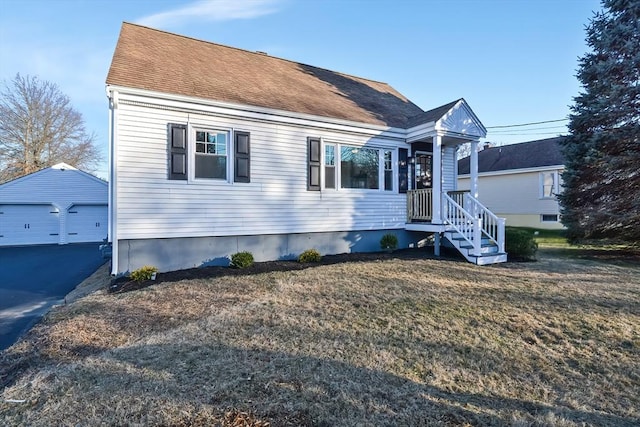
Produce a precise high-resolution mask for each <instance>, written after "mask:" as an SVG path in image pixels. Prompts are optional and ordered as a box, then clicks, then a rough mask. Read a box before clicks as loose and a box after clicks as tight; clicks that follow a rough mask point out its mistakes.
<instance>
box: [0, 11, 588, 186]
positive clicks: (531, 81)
mask: <svg viewBox="0 0 640 427" xmlns="http://www.w3.org/2000/svg"><path fill="white" fill-rule="evenodd" d="M2 3H3V4H2V8H1V10H0V81H6V82H8V81H10V80H11V79H12V78H13V77H14V76H15V75H16V73H20V74H22V75H23V76H24V75H31V76H38V77H39V78H40V79H42V80H48V81H51V82H54V83H56V84H57V85H58V86H59V87H60V89H61V90H62V92H64V93H65V94H67V95H68V96H69V97H70V98H71V102H72V104H73V106H74V108H75V109H76V110H78V111H79V112H81V113H82V114H83V117H84V119H85V124H86V127H87V130H88V131H90V132H95V134H96V136H97V139H96V142H97V144H98V145H99V146H100V148H101V149H102V152H103V153H104V157H105V160H104V162H103V165H102V166H101V167H100V168H99V169H100V170H98V171H96V173H97V175H98V176H101V177H106V173H107V163H106V157H107V156H106V153H107V136H108V133H107V117H108V116H107V113H108V104H107V98H106V95H105V79H106V75H107V72H108V69H109V64H110V61H111V56H112V54H113V50H114V48H115V44H116V41H117V38H118V33H119V31H120V26H121V24H122V22H123V21H127V22H133V23H139V24H143V25H147V26H150V27H153V28H159V29H162V30H166V31H170V32H174V33H178V34H183V35H186V36H190V37H195V38H198V39H202V40H207V41H212V42H216V43H221V44H225V45H229V46H234V47H238V48H242V49H247V50H251V51H263V52H267V53H269V54H270V55H272V56H278V57H282V58H286V59H290V60H293V61H297V62H302V63H305V64H310V65H315V66H319V67H323V68H328V69H331V70H334V71H340V72H344V73H348V74H353V75H357V76H361V77H366V78H370V79H373V80H378V81H383V82H386V83H389V84H391V85H392V86H393V87H395V88H396V89H397V90H399V91H400V92H401V93H403V94H404V95H405V96H407V97H408V98H409V99H411V100H412V101H413V102H414V103H416V104H417V105H419V106H420V107H421V108H423V109H425V110H428V109H431V108H434V107H437V106H439V105H442V104H445V103H447V102H450V101H452V100H455V99H457V98H460V97H464V98H465V99H466V100H467V102H468V103H469V104H470V105H471V107H472V108H473V110H474V111H475V113H476V114H477V115H478V117H479V118H480V120H481V121H482V122H483V123H484V125H485V126H487V127H492V126H502V125H511V124H520V123H530V122H541V121H548V120H557V119H564V118H566V117H567V114H568V113H569V105H570V104H571V103H572V97H573V96H575V95H577V94H578V91H579V90H580V86H579V83H578V81H577V80H576V78H575V73H576V69H577V61H578V57H579V56H581V55H583V54H584V53H585V52H586V50H587V47H586V44H585V42H584V38H585V32H584V28H585V25H586V24H587V23H588V20H589V18H591V17H592V16H593V11H597V10H599V9H600V3H599V1H598V0H512V1H507V0H450V1H446V0H422V1H420V0H210V1H204V0H202V1H188V0H187V1H176V0H109V1H107V0H93V1H89V0H86V1H83V0H44V1H40V0H3V2H2ZM565 123H566V122H555V123H547V124H541V125H537V126H531V127H519V128H513V129H491V128H490V129H489V135H488V137H487V140H489V141H493V142H498V143H515V142H522V141H529V140H534V139H540V138H546V137H552V136H555V135H557V134H560V133H563V132H565V131H566V128H565V127H564V124H565Z"/></svg>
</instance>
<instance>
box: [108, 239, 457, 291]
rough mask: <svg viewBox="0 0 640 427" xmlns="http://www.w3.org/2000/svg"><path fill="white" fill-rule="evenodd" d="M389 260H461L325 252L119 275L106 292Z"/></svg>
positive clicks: (427, 252) (446, 254) (449, 254)
mask: <svg viewBox="0 0 640 427" xmlns="http://www.w3.org/2000/svg"><path fill="white" fill-rule="evenodd" d="M390 259H449V260H461V261H463V258H462V257H461V256H460V255H459V254H457V252H455V251H453V250H449V249H447V248H442V249H441V255H440V256H439V257H436V256H435V255H434V254H433V247H426V248H419V249H399V250H396V251H394V252H391V253H389V252H367V253H345V254H338V255H325V256H323V257H322V260H321V261H320V262H317V263H300V262H298V261H296V260H280V261H265V262H256V263H254V264H253V265H252V266H251V267H247V268H233V267H221V266H210V267H200V268H190V269H187V270H177V271H170V272H167V273H158V274H157V275H156V280H145V281H143V282H136V281H135V280H130V279H129V278H128V277H119V278H117V279H115V280H113V281H112V283H111V285H110V286H109V289H108V291H109V293H123V292H130V291H135V290H138V289H142V288H146V287H148V286H151V285H157V284H159V283H163V282H178V281H180V280H191V279H206V278H213V277H226V276H246V275H253V274H261V273H269V272H274V271H294V270H304V269H307V268H314V267H317V266H320V265H331V264H340V263H345V262H368V261H383V260H390Z"/></svg>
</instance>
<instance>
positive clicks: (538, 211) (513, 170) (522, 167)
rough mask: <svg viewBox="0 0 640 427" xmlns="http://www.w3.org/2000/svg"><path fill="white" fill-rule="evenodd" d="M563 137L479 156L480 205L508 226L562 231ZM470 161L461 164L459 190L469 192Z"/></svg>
mask: <svg viewBox="0 0 640 427" xmlns="http://www.w3.org/2000/svg"><path fill="white" fill-rule="evenodd" d="M561 139H562V137H557V138H549V139H543V140H539V141H531V142H523V143H520V144H512V145H503V146H499V147H490V148H485V149H484V150H482V151H480V152H479V153H478V176H479V185H480V187H481V188H482V194H480V197H479V199H480V202H482V204H484V205H485V206H486V207H487V208H489V209H490V210H491V211H493V212H495V213H496V214H497V215H498V216H501V217H504V218H506V219H507V225H509V226H516V227H535V228H544V229H561V228H563V227H562V223H561V222H560V207H559V205H558V199H557V198H556V195H557V194H559V192H560V191H561V189H562V183H561V181H560V177H561V174H562V171H563V170H564V166H563V164H564V159H563V157H562V152H561V149H560V140H561ZM469 164H470V158H469V157H466V158H464V159H461V160H460V161H459V162H458V188H459V189H462V190H464V189H469V188H470V179H471V178H470V173H469Z"/></svg>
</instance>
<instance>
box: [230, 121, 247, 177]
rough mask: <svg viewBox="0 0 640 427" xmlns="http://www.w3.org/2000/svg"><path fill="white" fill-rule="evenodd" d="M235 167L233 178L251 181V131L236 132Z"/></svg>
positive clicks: (234, 144)
mask: <svg viewBox="0 0 640 427" xmlns="http://www.w3.org/2000/svg"><path fill="white" fill-rule="evenodd" d="M233 138H234V143H233V146H234V149H233V155H234V158H235V167H234V168H233V180H234V181H235V182H251V178H250V176H251V175H250V172H251V171H250V169H251V161H250V154H249V153H250V142H249V132H234V137H233Z"/></svg>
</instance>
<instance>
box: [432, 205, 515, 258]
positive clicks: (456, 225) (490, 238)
mask: <svg viewBox="0 0 640 427" xmlns="http://www.w3.org/2000/svg"><path fill="white" fill-rule="evenodd" d="M442 202H443V211H444V220H445V224H446V229H445V232H444V234H443V236H444V238H445V239H446V241H447V242H449V243H450V244H451V245H452V246H453V247H455V248H456V249H457V250H458V251H459V252H460V253H461V254H462V256H464V257H465V258H466V259H467V261H469V262H471V263H474V264H477V265H486V264H496V263H500V262H506V261H507V254H506V252H505V250H504V235H505V233H504V227H505V220H504V218H498V217H497V216H496V215H494V214H493V212H491V211H490V210H489V209H487V208H486V207H485V206H483V205H482V204H481V203H480V202H479V201H478V200H477V199H475V198H473V197H472V196H471V195H470V194H469V193H465V194H464V195H463V199H460V198H458V200H457V201H456V200H454V199H453V198H452V197H450V196H449V195H448V194H443V195H442ZM463 205H464V207H463Z"/></svg>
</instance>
